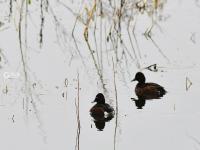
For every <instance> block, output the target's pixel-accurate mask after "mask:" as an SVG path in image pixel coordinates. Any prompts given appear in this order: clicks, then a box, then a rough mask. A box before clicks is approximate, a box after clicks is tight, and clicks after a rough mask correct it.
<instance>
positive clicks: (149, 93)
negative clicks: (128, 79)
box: [132, 72, 166, 99]
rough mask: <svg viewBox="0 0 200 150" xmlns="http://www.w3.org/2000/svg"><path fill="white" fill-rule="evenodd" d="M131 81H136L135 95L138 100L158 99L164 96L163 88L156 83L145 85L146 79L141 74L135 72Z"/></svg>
mask: <svg viewBox="0 0 200 150" xmlns="http://www.w3.org/2000/svg"><path fill="white" fill-rule="evenodd" d="M132 81H138V83H137V85H136V87H135V93H136V95H137V96H138V98H139V99H159V98H160V97H162V96H163V95H165V94H166V90H165V89H164V87H162V86H160V85H159V84H157V83H145V81H146V79H145V76H144V74H143V73H142V72H137V73H136V75H135V78H134V79H133V80H132Z"/></svg>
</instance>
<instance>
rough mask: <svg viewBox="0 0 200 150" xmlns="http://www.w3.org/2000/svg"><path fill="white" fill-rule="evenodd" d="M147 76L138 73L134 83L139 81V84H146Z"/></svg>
mask: <svg viewBox="0 0 200 150" xmlns="http://www.w3.org/2000/svg"><path fill="white" fill-rule="evenodd" d="M145 80H146V79H145V76H144V74H143V73H142V72H137V73H136V75H135V78H134V79H133V80H132V81H138V82H139V83H145Z"/></svg>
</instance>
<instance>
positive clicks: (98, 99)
mask: <svg viewBox="0 0 200 150" xmlns="http://www.w3.org/2000/svg"><path fill="white" fill-rule="evenodd" d="M94 102H97V104H105V97H104V95H103V94H102V93H98V94H97V95H96V97H95V100H94V101H93V103H94Z"/></svg>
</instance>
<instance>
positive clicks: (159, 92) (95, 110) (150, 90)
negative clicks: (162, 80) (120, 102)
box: [90, 72, 166, 120]
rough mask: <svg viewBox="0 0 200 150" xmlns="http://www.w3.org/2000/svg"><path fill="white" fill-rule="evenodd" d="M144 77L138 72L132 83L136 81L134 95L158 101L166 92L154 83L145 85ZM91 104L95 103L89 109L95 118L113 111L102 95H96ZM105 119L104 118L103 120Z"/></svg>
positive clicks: (102, 116)
mask: <svg viewBox="0 0 200 150" xmlns="http://www.w3.org/2000/svg"><path fill="white" fill-rule="evenodd" d="M145 80H146V79H145V76H144V74H143V73H142V72H138V73H136V75H135V78H134V79H133V80H132V81H138V83H137V85H136V87H135V93H136V95H137V96H138V98H139V99H145V100H146V99H158V98H160V97H162V96H163V95H165V94H166V90H165V89H164V88H163V87H162V86H160V85H159V84H156V83H145ZM93 102H96V103H97V104H95V105H94V106H93V107H92V108H91V109H90V113H91V116H93V117H94V118H96V120H98V118H104V113H105V112H107V113H108V114H111V113H113V112H114V109H113V108H112V107H111V106H110V105H109V104H107V103H105V97H104V95H103V94H102V93H98V94H97V95H96V98H95V100H94V101H93ZM104 119H105V118H104Z"/></svg>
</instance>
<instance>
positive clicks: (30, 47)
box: [0, 0, 200, 150]
mask: <svg viewBox="0 0 200 150" xmlns="http://www.w3.org/2000/svg"><path fill="white" fill-rule="evenodd" d="M11 1H12V0H11ZM12 2H13V8H12V10H13V12H12V14H11V15H10V17H9V3H10V1H6V0H4V1H3V0H2V1H0V22H1V25H0V50H1V51H0V57H1V61H0V67H1V68H0V141H1V146H0V147H1V149H2V150H13V149H19V150H26V149H29V150H55V149H59V150H72V149H78V147H76V136H77V115H76V106H75V102H77V100H78V97H79V102H80V104H79V114H80V136H79V137H78V139H77V141H79V149H82V150H93V149H95V150H102V149H104V150H111V149H114V148H115V149H117V150H122V149H125V150H132V149H137V150H146V149H149V150H160V149H162V150H169V149H170V150H177V149H181V150H188V149H189V150H192V149H194V150H197V149H200V130H199V126H200V109H199V108H200V99H199V97H200V96H199V89H200V79H199V76H200V59H199V58H200V52H199V50H200V19H199V18H200V1H198V0H191V1H189V0H175V1H165V2H163V3H164V4H163V8H162V9H159V10H158V11H157V13H155V14H154V19H155V21H156V24H155V25H154V27H153V29H152V32H151V37H152V40H153V41H152V40H151V39H150V38H146V37H145V36H144V34H143V33H144V32H145V30H146V29H147V28H148V27H150V25H151V17H150V16H148V15H147V14H146V13H143V14H142V13H137V14H136V15H135V16H134V17H136V18H137V20H136V21H135V23H136V26H135V36H136V38H137V39H136V40H137V43H136V41H135V40H134V38H133V35H131V36H132V41H133V45H134V48H135V49H136V56H137V58H138V59H137V60H138V62H139V64H140V66H139V67H138V66H137V65H136V64H137V61H136V59H132V58H131V57H129V54H128V51H129V52H130V53H131V56H134V53H133V51H132V48H131V43H130V41H129V37H128V33H127V30H126V28H127V19H126V17H124V18H125V19H123V20H122V24H121V27H122V29H121V36H122V39H123V42H124V44H125V46H126V47H127V50H125V52H127V53H126V54H127V55H126V56H127V58H122V59H120V61H119V62H116V55H115V48H113V47H114V46H113V45H112V44H111V42H110V41H109V42H106V36H107V35H108V34H109V30H110V28H111V27H113V26H112V25H113V22H112V19H114V17H113V16H112V10H111V9H110V7H109V3H108V1H105V2H103V10H104V11H105V12H106V13H105V16H103V17H102V18H103V19H102V20H100V19H99V17H98V16H97V18H98V19H97V20H96V22H97V24H96V43H97V49H98V52H99V58H102V64H103V69H102V73H103V81H104V84H105V88H106V90H107V91H106V92H105V90H103V89H102V85H101V82H100V80H99V76H98V75H97V71H96V68H95V65H94V62H93V59H92V57H91V54H90V51H89V50H88V47H87V44H86V42H85V40H84V36H83V32H84V28H85V26H84V25H83V23H81V21H80V20H79V21H78V22H77V25H76V28H75V31H74V36H75V39H76V42H77V45H78V49H79V51H80V53H81V57H82V58H81V57H80V55H79V53H78V51H77V47H76V45H75V43H74V41H73V38H72V30H73V26H74V23H75V20H76V16H77V14H81V17H82V18H83V19H84V18H86V8H88V9H89V8H90V9H91V8H92V5H93V3H94V1H82V2H81V1H79V0H74V1H73V0H71V1H68V2H64V1H56V0H51V1H48V2H49V4H48V11H46V10H45V8H44V9H43V14H44V18H45V21H44V27H43V44H42V47H40V44H39V40H40V37H39V32H40V24H41V19H40V15H41V9H40V1H31V4H29V5H28V13H27V43H26V40H25V28H24V24H25V20H26V17H25V15H24V13H23V14H22V24H23V27H22V48H23V49H22V51H23V54H24V58H25V63H26V65H25V69H26V72H27V77H28V78H27V81H26V80H25V76H24V72H23V64H22V59H21V53H20V44H19V37H18V33H19V14H20V6H21V2H22V1H16V2H15V1H12ZM46 2H47V1H43V3H44V6H46ZM127 2H129V1H127ZM148 2H149V3H150V2H151V1H150V0H149V1H148ZM79 9H80V11H79ZM24 11H25V9H24ZM72 12H74V14H73V13H72ZM93 19H94V18H93ZM85 21H86V19H85ZM85 21H84V22H85ZM101 21H102V28H101V26H100V24H101ZM132 24H134V23H132ZM132 27H133V26H132ZM101 29H102V31H101ZM89 30H90V32H89V41H90V44H91V47H92V50H93V51H94V55H95V59H96V61H97V56H96V51H95V50H96V48H95V40H94V34H93V32H94V23H91V24H90V27H89ZM130 31H132V29H130ZM100 33H102V34H100ZM105 33H106V34H105ZM101 36H102V37H103V38H102V39H103V40H102V44H101V42H100V39H101ZM106 43H107V44H106ZM156 45H157V46H158V47H159V48H158V47H156ZM118 46H119V47H118V52H119V53H118V56H119V58H121V56H122V54H123V53H122V50H124V49H125V47H124V46H123V44H119V45H118ZM101 47H102V53H100V50H101ZM101 54H102V57H101V56H100V55H101ZM140 55H141V56H140ZM112 60H113V62H114V70H115V76H116V77H115V80H116V89H117V93H116V91H115V87H114V71H113V64H112ZM100 61H101V60H100ZM155 63H156V64H157V65H158V71H157V72H152V71H149V70H147V69H143V68H145V67H147V66H150V65H152V64H155ZM83 64H85V65H83ZM99 64H101V63H99ZM100 66H101V65H100ZM137 71H142V72H144V74H145V75H146V78H147V81H149V82H156V83H159V84H161V85H162V86H164V87H165V88H166V90H167V91H168V93H167V94H166V95H165V96H164V97H163V98H162V99H159V100H152V101H146V105H145V106H144V108H143V109H137V108H136V106H135V104H134V102H133V101H131V99H130V98H131V97H135V93H134V88H135V85H136V83H131V82H130V81H131V80H132V79H133V77H134V75H135V73H136V72H137ZM78 75H79V79H78ZM8 76H9V77H10V78H8ZM186 77H187V78H189V80H190V81H191V82H192V85H191V86H190V88H189V89H188V90H186ZM25 81H26V82H25ZM65 81H68V82H66V83H67V85H65ZM78 81H79V87H80V88H79V90H78ZM78 92H79V96H78ZM98 92H104V94H105V95H106V101H107V102H108V103H109V104H111V105H112V106H113V107H114V108H115V109H116V94H117V101H118V115H117V120H116V115H115V118H113V119H112V120H111V121H110V122H107V123H106V126H105V128H104V130H103V131H98V130H97V129H96V127H95V124H94V123H93V119H92V118H91V116H90V114H89V109H90V108H91V107H92V105H93V104H92V103H91V101H93V100H94V98H95V96H96V94H97V93H98ZM63 93H64V95H63ZM26 100H27V101H26ZM115 131H116V132H115Z"/></svg>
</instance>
